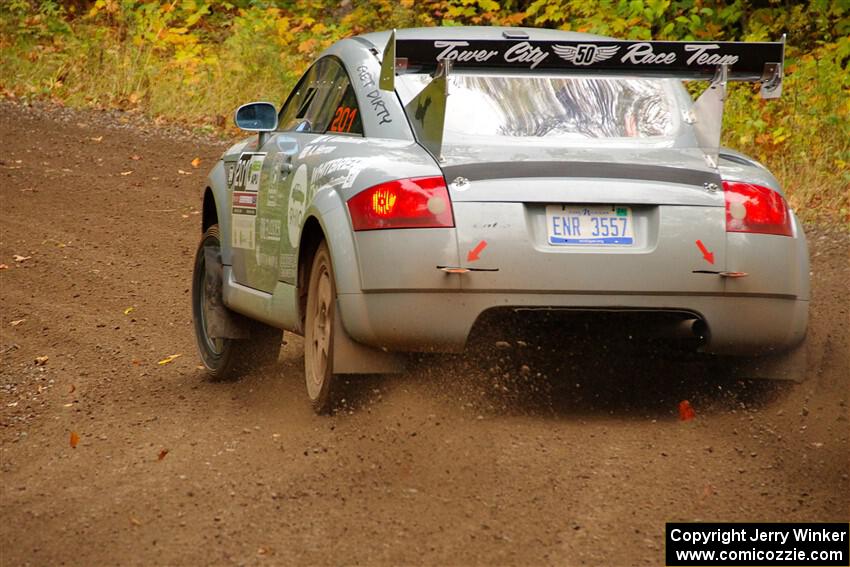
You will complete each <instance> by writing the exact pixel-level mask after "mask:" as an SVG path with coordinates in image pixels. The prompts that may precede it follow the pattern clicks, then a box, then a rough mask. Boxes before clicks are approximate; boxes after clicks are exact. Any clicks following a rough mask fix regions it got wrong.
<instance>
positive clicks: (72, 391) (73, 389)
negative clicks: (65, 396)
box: [68, 384, 77, 394]
mask: <svg viewBox="0 0 850 567" xmlns="http://www.w3.org/2000/svg"><path fill="white" fill-rule="evenodd" d="M76 389H77V387H76V386H75V385H74V384H71V387H70V388H68V393H69V394H73V393H74V391H76Z"/></svg>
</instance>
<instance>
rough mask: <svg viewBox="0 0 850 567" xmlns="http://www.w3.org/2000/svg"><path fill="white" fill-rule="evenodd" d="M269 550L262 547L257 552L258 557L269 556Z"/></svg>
mask: <svg viewBox="0 0 850 567" xmlns="http://www.w3.org/2000/svg"><path fill="white" fill-rule="evenodd" d="M268 553H269V550H268V549H267V548H265V547H261V548H260V549H258V550H257V555H268Z"/></svg>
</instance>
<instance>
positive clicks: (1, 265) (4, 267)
mask: <svg viewBox="0 0 850 567" xmlns="http://www.w3.org/2000/svg"><path fill="white" fill-rule="evenodd" d="M8 269H9V266H8V265H6V264H0V270H8Z"/></svg>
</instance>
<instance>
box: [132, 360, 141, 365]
mask: <svg viewBox="0 0 850 567" xmlns="http://www.w3.org/2000/svg"><path fill="white" fill-rule="evenodd" d="M141 364H142V361H141V360H139V359H138V358H134V359H133V366H141Z"/></svg>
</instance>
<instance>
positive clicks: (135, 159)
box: [130, 155, 142, 161]
mask: <svg viewBox="0 0 850 567" xmlns="http://www.w3.org/2000/svg"><path fill="white" fill-rule="evenodd" d="M130 159H131V160H133V161H139V160H140V159H142V156H137V155H132V156H130Z"/></svg>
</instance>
